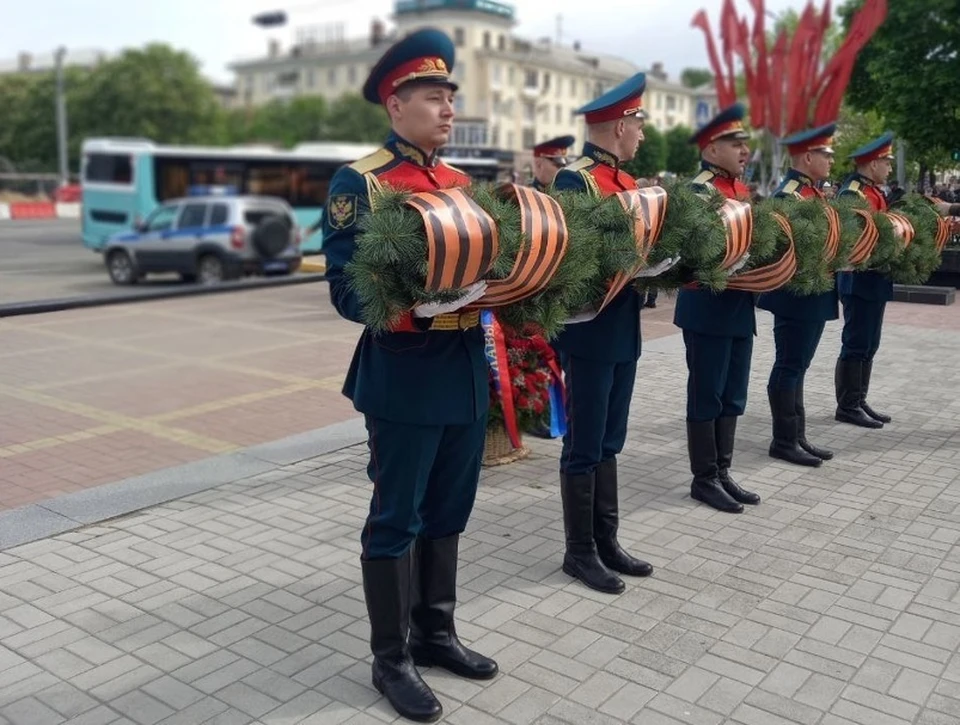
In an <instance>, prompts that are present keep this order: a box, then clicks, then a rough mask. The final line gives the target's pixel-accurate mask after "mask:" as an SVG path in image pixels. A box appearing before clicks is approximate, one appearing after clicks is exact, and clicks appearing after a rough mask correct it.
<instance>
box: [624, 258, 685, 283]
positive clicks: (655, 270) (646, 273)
mask: <svg viewBox="0 0 960 725" xmlns="http://www.w3.org/2000/svg"><path fill="white" fill-rule="evenodd" d="M679 262H680V255H679V254H678V255H677V256H676V257H667V258H666V259H665V260H663V261H662V262H659V263H657V264H655V265H653V266H652V267H647V268H645V269H641V270H640V271H639V272H637V273H636V274H635V275H634V276H633V278H634V279H639V278H640V277H659V276H660V275H661V274H663V273H664V272H666V271H668V270H670V269H673V268H674V267H676V266H677V264H679Z"/></svg>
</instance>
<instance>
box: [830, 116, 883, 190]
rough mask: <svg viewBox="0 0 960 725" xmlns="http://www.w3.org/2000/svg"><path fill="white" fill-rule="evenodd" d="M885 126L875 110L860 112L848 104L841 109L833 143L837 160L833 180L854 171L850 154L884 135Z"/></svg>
mask: <svg viewBox="0 0 960 725" xmlns="http://www.w3.org/2000/svg"><path fill="white" fill-rule="evenodd" d="M885 125H886V123H885V121H884V120H883V118H881V116H880V114H879V113H877V112H876V111H874V110H869V111H866V112H860V111H856V110H854V109H852V108H850V107H849V106H847V105H846V104H845V105H844V106H843V107H841V109H840V118H839V120H838V121H837V132H836V134H835V136H834V143H833V150H834V152H835V156H834V158H835V159H836V161H835V163H834V165H833V173H832V176H833V178H835V179H837V180H839V179H842V178H843V177H844V176H846V175H847V174H849V173H850V172H852V171H853V170H854V166H853V161H852V160H851V159H850V154H851V153H853V151H854V150H855V149H857V148H859V147H860V146H863V145H864V144H865V143H867V142H868V141H870V140H871V139H875V138H877V136H879V135H880V134H882V133H883V131H884V128H885Z"/></svg>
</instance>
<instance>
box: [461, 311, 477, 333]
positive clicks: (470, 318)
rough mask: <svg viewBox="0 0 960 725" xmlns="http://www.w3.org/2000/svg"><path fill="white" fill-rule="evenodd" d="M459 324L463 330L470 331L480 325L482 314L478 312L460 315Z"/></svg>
mask: <svg viewBox="0 0 960 725" xmlns="http://www.w3.org/2000/svg"><path fill="white" fill-rule="evenodd" d="M458 323H459V325H460V329H461V330H469V329H470V328H471V327H476V326H477V325H479V324H480V313H479V312H478V311H476V310H474V311H472V312H464V313H463V314H461V315H460V319H459V320H458Z"/></svg>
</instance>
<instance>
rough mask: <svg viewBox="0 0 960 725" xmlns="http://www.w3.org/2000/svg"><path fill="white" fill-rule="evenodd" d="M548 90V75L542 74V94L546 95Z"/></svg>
mask: <svg viewBox="0 0 960 725" xmlns="http://www.w3.org/2000/svg"><path fill="white" fill-rule="evenodd" d="M549 90H550V74H549V73H544V74H543V92H544V93H546V92H547V91H549Z"/></svg>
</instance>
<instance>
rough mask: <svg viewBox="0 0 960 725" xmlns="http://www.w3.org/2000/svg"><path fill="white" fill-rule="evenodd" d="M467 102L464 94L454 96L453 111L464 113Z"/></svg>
mask: <svg viewBox="0 0 960 725" xmlns="http://www.w3.org/2000/svg"><path fill="white" fill-rule="evenodd" d="M465 103H466V100H464V97H463V96H454V98H453V112H454V113H463V109H464V104H465Z"/></svg>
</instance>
